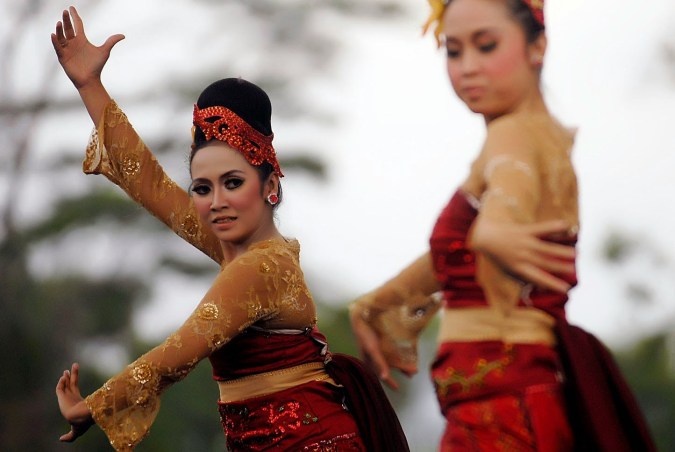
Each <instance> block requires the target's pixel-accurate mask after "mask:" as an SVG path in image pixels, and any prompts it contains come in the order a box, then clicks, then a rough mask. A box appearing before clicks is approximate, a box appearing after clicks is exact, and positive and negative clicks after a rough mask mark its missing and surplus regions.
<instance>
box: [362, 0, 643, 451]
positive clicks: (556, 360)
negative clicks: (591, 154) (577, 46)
mask: <svg viewBox="0 0 675 452" xmlns="http://www.w3.org/2000/svg"><path fill="white" fill-rule="evenodd" d="M430 3H431V6H432V15H431V18H430V19H429V21H428V22H427V24H426V25H425V31H426V29H429V28H433V32H434V35H435V37H436V39H437V42H438V44H439V46H443V47H444V48H445V50H446V52H447V71H448V76H449V78H450V82H451V84H452V87H453V88H454V91H455V93H456V94H457V96H458V97H459V99H460V100H461V101H462V102H464V103H465V104H466V106H467V107H468V108H469V109H470V110H471V111H472V112H474V113H477V114H480V115H482V116H483V118H484V119H485V124H486V128H487V134H486V139H485V142H484V144H483V147H482V149H481V150H480V152H479V154H478V156H477V157H476V159H475V160H474V162H473V164H472V165H471V168H470V170H469V174H468V176H467V178H466V180H465V181H464V182H463V183H462V184H461V185H460V187H459V188H458V190H457V191H456V192H455V193H454V195H453V196H452V197H451V199H450V202H449V203H448V205H447V206H446V207H445V209H444V210H443V211H442V212H441V214H440V216H439V218H438V220H437V222H436V225H435V227H434V229H433V232H432V234H431V238H430V252H428V253H426V254H424V255H423V256H422V257H420V258H419V259H418V260H416V261H415V262H413V263H412V264H411V265H410V266H408V267H407V268H406V269H405V270H403V271H402V272H401V273H400V274H399V275H398V276H396V277H395V278H393V279H392V280H390V281H389V282H387V283H386V284H384V285H383V286H381V287H380V288H378V289H376V290H374V291H372V292H370V293H368V294H366V295H364V296H363V297H361V298H359V299H358V300H356V301H355V302H354V303H353V304H352V309H351V318H352V324H353V328H354V331H355V333H356V335H357V337H358V339H359V343H360V346H361V350H362V352H363V354H364V355H365V356H366V358H367V359H368V360H369V361H370V362H371V364H372V365H373V366H374V367H375V369H376V371H377V372H378V373H379V375H380V378H382V379H383V380H384V381H385V382H387V383H388V384H389V385H391V386H392V387H396V382H395V381H394V380H393V378H392V377H391V373H390V369H391V368H396V369H399V370H401V371H403V372H404V373H405V374H407V375H411V374H413V373H414V372H416V370H417V355H416V342H417V336H418V335H419V333H420V331H421V330H422V329H423V328H424V327H425V326H426V324H427V323H428V321H429V320H430V319H431V318H432V316H434V314H435V313H436V311H437V310H438V309H439V308H442V317H441V321H440V331H439V335H438V351H437V355H436V358H435V360H434V362H433V365H432V378H433V381H434V384H435V387H436V392H437V398H438V401H439V403H440V407H441V411H442V413H443V415H444V416H445V418H446V420H447V424H446V429H445V432H444V434H443V436H442V439H441V444H440V450H442V451H451V450H461V451H497V450H516V451H571V450H606V451H612V452H614V451H630V450H641V451H642V450H653V449H654V446H653V443H652V441H651V439H650V436H649V433H648V431H647V428H646V426H645V424H644V421H643V420H642V417H641V414H640V412H639V409H638V407H637V405H636V403H635V401H634V399H633V397H632V395H631V393H630V391H629V390H628V388H627V386H626V385H625V383H624V382H623V380H622V379H621V376H620V374H619V373H618V371H617V369H616V366H615V365H614V363H613V361H612V359H611V356H610V355H609V353H608V352H607V350H606V349H605V348H604V347H603V346H602V345H601V344H600V343H599V342H598V341H597V340H596V339H595V338H594V337H593V336H591V335H590V334H588V333H586V332H584V331H583V330H580V329H579V328H576V327H572V326H570V325H569V324H568V323H567V322H566V320H565V303H566V302H567V299H568V297H567V292H568V290H569V289H570V288H572V287H573V286H574V285H575V284H576V282H577V280H576V274H575V266H574V260H575V248H574V247H575V244H576V238H577V232H578V224H579V217H578V195H577V181H576V176H575V173H574V168H573V167H572V162H571V159H570V152H571V150H572V147H573V142H574V135H573V132H571V131H570V130H568V129H567V128H565V127H563V126H562V125H561V124H560V123H559V122H558V121H557V120H556V119H555V118H554V117H553V116H552V115H551V113H550V112H549V111H548V108H547V106H546V104H545V102H544V98H543V96H542V92H541V89H540V77H541V69H542V64H543V60H544V55H545V51H546V45H547V42H546V35H545V27H544V9H543V7H544V5H543V1H542V0H450V1H447V0H446V1H441V0H435V1H430Z"/></svg>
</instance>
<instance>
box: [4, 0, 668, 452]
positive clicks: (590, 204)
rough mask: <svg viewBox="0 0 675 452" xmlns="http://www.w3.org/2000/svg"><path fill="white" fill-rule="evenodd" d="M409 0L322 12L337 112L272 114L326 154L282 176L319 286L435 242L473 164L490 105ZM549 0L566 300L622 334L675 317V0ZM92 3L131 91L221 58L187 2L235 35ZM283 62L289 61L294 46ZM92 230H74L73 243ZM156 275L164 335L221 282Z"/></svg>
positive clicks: (317, 95)
mask: <svg viewBox="0 0 675 452" xmlns="http://www.w3.org/2000/svg"><path fill="white" fill-rule="evenodd" d="M5 1H7V0H5ZM400 3H401V4H402V5H405V7H406V9H408V10H410V11H411V17H408V18H405V19H399V20H395V21H391V22H387V23H385V22H380V23H377V24H373V23H372V22H370V21H366V20H347V19H344V18H339V17H335V16H329V15H326V17H325V18H323V19H320V20H318V21H317V23H316V26H317V27H324V28H325V27H327V28H326V29H329V30H334V31H335V33H336V35H337V36H338V37H339V39H340V41H342V43H343V44H344V47H343V49H342V51H341V53H340V56H339V57H338V59H337V60H336V62H335V63H334V64H333V69H332V70H331V71H329V73H328V74H327V75H325V76H321V77H317V78H315V79H313V80H308V81H307V84H306V85H305V87H304V88H305V89H304V93H305V95H306V96H307V99H310V100H311V102H313V103H315V104H316V105H318V106H320V107H321V109H322V110H327V111H331V112H332V113H333V114H334V115H335V116H336V117H337V123H336V124H326V125H321V124H320V123H319V124H318V125H317V122H315V121H306V123H305V122H298V121H294V122H292V123H290V122H287V121H282V120H280V119H279V118H276V117H273V128H274V130H275V146H276V148H277V150H278V152H279V153H280V154H282V155H283V153H284V148H292V147H297V145H301V144H303V143H310V144H311V148H312V149H317V150H318V152H320V153H321V155H320V157H321V158H322V159H323V160H324V161H325V162H326V165H327V169H328V182H327V183H325V184H322V183H318V182H316V181H315V180H313V179H311V178H310V177H306V176H302V175H300V176H298V175H296V174H289V177H286V178H285V179H284V180H283V186H284V198H285V199H284V203H283V205H282V207H281V209H280V210H279V225H280V229H281V230H282V232H283V233H285V234H286V235H288V236H293V237H296V238H298V239H299V240H300V242H301V244H302V261H303V268H304V269H305V271H306V273H307V274H309V275H311V276H312V278H311V280H310V284H311V286H312V287H311V288H312V289H313V290H314V291H315V294H316V296H317V298H319V299H322V300H327V301H332V302H335V303H346V302H347V301H348V300H351V299H353V298H354V297H356V296H357V295H358V294H360V293H363V292H366V291H368V290H370V289H372V288H374V287H376V286H377V285H379V284H380V283H382V282H384V281H385V280H386V279H388V278H389V277H391V276H393V275H395V274H396V273H397V272H398V271H399V270H400V269H402V268H403V267H404V266H405V265H406V264H407V263H408V262H409V261H411V260H412V259H414V258H415V257H416V256H418V255H419V254H421V253H422V252H423V251H424V250H425V249H426V247H427V240H428V236H429V234H430V231H431V228H432V226H433V224H434V221H435V219H436V216H437V215H438V213H439V212H440V210H441V209H442V208H443V206H444V205H445V203H446V202H447V201H448V200H449V198H450V196H451V194H452V193H453V191H454V190H455V188H456V187H457V185H458V184H459V183H460V182H461V181H462V179H463V177H464V175H465V174H466V172H467V170H468V165H469V163H470V162H471V160H472V159H473V157H474V156H475V155H476V153H477V151H478V148H479V146H480V144H481V140H482V138H483V134H484V130H483V129H484V128H483V125H482V123H481V120H480V118H479V117H476V116H475V115H473V114H471V113H470V112H468V110H467V109H466V108H465V107H464V106H463V105H462V104H460V103H459V101H458V100H457V99H456V97H455V96H454V94H453V93H452V92H451V89H450V87H449V83H448V81H447V77H446V75H445V63H444V55H443V53H442V52H441V51H438V50H436V48H435V43H434V42H433V39H432V38H431V37H430V36H427V37H424V38H422V37H421V36H420V24H421V23H422V22H423V20H424V18H425V17H426V13H427V6H426V2H423V1H412V0H407V1H404V0H401V2H400ZM647 3H648V6H646V5H647ZM64 6H66V4H61V3H59V2H56V1H55V2H54V7H53V14H52V15H51V16H50V17H45V19H44V22H41V23H40V24H39V28H36V30H35V33H34V34H32V35H31V38H30V39H29V40H28V41H27V42H25V43H24V45H25V46H26V50H28V51H29V52H34V53H35V54H36V55H43V54H50V53H52V52H53V50H52V49H51V43H50V41H49V33H50V32H51V30H52V29H53V24H54V23H55V22H56V20H58V19H59V17H60V11H61V9H62V8H63V7H64ZM546 8H547V9H546V14H547V26H548V35H549V51H548V54H547V57H546V61H545V71H544V81H543V84H544V89H545V92H546V96H547V99H548V101H549V105H550V107H551V109H552V110H553V111H554V113H555V114H557V115H558V116H559V118H560V119H561V120H562V121H563V122H564V123H565V124H567V125H569V126H576V127H578V128H579V132H578V135H577V142H576V145H575V148H574V162H575V165H576V168H577V174H578V177H579V184H580V193H581V219H582V231H581V235H580V242H579V247H578V249H579V259H578V271H579V280H580V284H579V286H578V287H577V288H575V289H574V290H573V291H572V293H571V302H570V304H569V311H568V312H569V316H570V319H571V320H572V321H573V322H575V323H578V324H580V325H582V326H584V327H586V328H587V329H589V330H590V331H592V332H594V333H596V334H597V335H599V336H600V337H601V338H602V339H604V340H605V341H607V342H608V343H609V344H610V345H615V346H622V345H625V344H627V343H630V342H631V341H633V340H635V339H637V338H639V337H641V336H643V335H645V334H648V333H649V332H651V331H654V330H657V329H658V330H663V329H664V328H668V329H670V330H672V322H673V321H675V264H674V262H673V259H674V258H675V240H673V232H672V231H673V230H675V218H674V216H673V208H672V197H673V195H675V187H674V184H675V181H674V177H673V173H674V171H673V170H674V169H675V152H673V148H674V147H675V137H674V135H673V130H672V128H673V117H674V115H673V113H674V110H675V65H671V66H670V67H668V66H667V65H666V64H665V63H664V61H665V58H664V57H663V55H664V52H666V48H667V47H666V46H669V49H670V52H671V54H670V55H671V57H670V58H671V59H672V58H673V56H672V55H673V53H672V52H675V35H674V34H673V30H675V4H673V1H672V0H652V1H650V2H637V1H634V0H631V1H629V0H614V1H610V0H548V2H547V7H546ZM81 13H82V14H83V16H84V19H85V24H86V25H87V32H88V36H89V38H90V39H91V40H92V41H94V42H95V43H102V42H103V41H104V39H105V38H106V37H107V36H108V35H109V34H112V33H117V32H120V33H124V34H125V35H126V37H127V39H126V40H125V41H122V42H121V43H120V44H118V46H117V47H116V48H115V49H114V51H113V54H112V57H111V59H110V62H109V65H108V67H107V69H106V72H105V74H104V81H105V82H106V85H107V86H108V88H109V90H110V92H111V94H112V95H113V97H116V98H118V100H119V101H120V103H121V104H122V107H123V108H125V105H124V103H123V99H124V96H125V95H129V94H131V93H132V92H133V91H134V90H136V89H140V88H141V87H144V86H145V87H147V85H148V84H149V83H150V82H151V81H152V80H153V79H154V78H155V77H156V75H157V73H158V71H171V72H172V73H173V74H174V76H181V77H186V78H188V79H190V78H191V77H192V78H195V79H196V78H197V74H199V72H200V70H201V69H203V67H204V66H201V65H207V66H208V65H209V61H207V60H206V59H201V60H200V58H199V55H201V54H200V53H199V52H198V51H197V50H196V49H190V48H187V46H185V45H184V42H183V40H181V36H182V34H184V33H200V31H199V29H194V26H193V25H192V23H193V22H194V21H191V20H190V19H189V17H190V15H191V14H194V15H199V17H200V20H201V21H202V22H203V23H202V25H201V26H202V27H209V26H213V27H221V28H222V30H223V38H222V39H223V42H230V41H232V40H234V39H236V36H231V35H228V27H227V24H215V23H214V24H209V23H208V20H207V19H206V18H205V17H208V16H205V15H208V10H206V8H195V7H194V5H191V4H190V3H189V2H188V1H187V0H180V1H179V0H177V1H172V2H166V1H164V2H161V1H159V0H144V1H142V2H138V1H135V0H118V1H115V2H109V4H108V5H106V8H104V9H102V10H97V13H96V14H92V15H90V16H87V15H86V11H81ZM232 19H233V20H237V19H238V17H236V15H235V17H233V18H232ZM4 21H5V19H3V18H0V28H2V27H5V26H6V25H7V23H6V22H5V23H3V22H4ZM159 22H164V26H163V27H162V29H161V30H159V31H158V30H157V29H156V27H153V28H152V33H153V35H152V36H150V35H149V33H150V28H149V27H148V26H147V24H148V23H153V24H156V23H159ZM158 33H159V35H158ZM158 40H159V41H161V42H162V43H163V46H162V48H161V49H158V48H154V47H151V46H150V45H149V44H150V42H152V43H154V44H156V43H157V42H158ZM271 57H272V56H268V55H258V54H245V53H241V54H238V55H236V58H238V59H239V60H238V64H237V68H238V70H239V71H240V73H237V74H232V73H229V72H228V68H223V77H226V76H239V75H240V76H242V77H244V78H248V76H247V74H246V72H245V71H243V72H241V71H242V68H244V69H245V68H246V67H251V68H253V67H255V66H256V65H264V64H270V58H271ZM283 69H284V70H285V71H286V72H287V73H288V71H289V70H290V71H292V70H293V65H292V62H289V64H288V65H286V67H284V68H283ZM19 70H20V71H21V73H20V74H17V77H16V80H17V82H16V89H15V90H14V93H15V95H16V96H30V93H31V91H32V90H34V89H35V87H34V83H35V79H36V76H35V75H34V72H35V70H34V68H33V67H31V66H30V65H24V66H21V67H20V69H19ZM55 77H56V78H57V79H58V89H57V91H56V93H55V95H57V96H59V97H63V96H68V97H71V98H72V97H74V96H75V95H76V94H75V91H74V89H73V88H72V86H71V85H70V82H69V81H68V80H67V79H66V77H65V76H64V75H63V74H61V73H57V74H56V75H55ZM253 81H255V80H253ZM272 101H273V103H274V99H272ZM161 108H162V106H161V105H148V106H144V107H142V108H141V107H135V108H125V110H126V112H127V114H128V115H129V117H130V119H131V121H132V123H133V124H134V125H135V127H136V129H137V130H138V131H139V133H140V134H141V136H143V135H144V133H149V132H151V131H153V132H154V131H155V130H161V128H165V127H167V122H166V121H165V118H163V117H162V115H161ZM159 118H163V119H159ZM190 120H191V105H185V107H184V114H183V115H182V116H181V117H179V118H174V120H173V122H171V124H170V127H183V128H185V141H186V149H187V146H188V144H189V130H190ZM64 121H67V122H64ZM64 124H68V127H67V128H66V127H64ZM66 129H67V130H66ZM90 129H91V124H90V122H89V118H88V116H87V115H86V112H85V110H84V108H83V109H82V111H81V112H80V114H78V115H77V116H76V117H72V118H64V117H62V116H61V117H59V118H58V121H51V122H47V123H46V125H45V126H44V127H43V128H42V130H41V135H40V136H39V138H38V140H37V146H36V152H34V153H33V154H32V156H31V158H32V159H33V160H34V163H35V164H39V162H41V161H44V160H45V159H47V160H48V159H49V158H53V156H51V155H50V152H52V153H53V149H54V148H55V147H56V148H59V147H63V145H64V143H70V144H71V145H72V149H73V155H77V154H79V153H82V152H83V149H84V145H85V144H86V138H87V135H88V133H89V131H90ZM78 140H79V141H78ZM163 163H164V162H163ZM165 166H166V169H167V171H168V172H169V174H170V175H172V176H173V177H174V178H175V179H177V180H178V181H180V182H181V183H183V182H185V181H186V180H187V170H186V167H185V165H184V163H183V161H182V160H181V159H176V160H175V161H174V162H169V163H168V164H165ZM71 176H72V179H71V178H68V179H67V180H63V181H61V185H60V186H61V187H62V188H63V190H64V191H69V190H71V191H76V190H77V189H81V187H82V184H83V183H87V181H89V180H90V179H87V178H85V177H84V176H76V175H75V173H73V174H72V175H71ZM2 183H3V184H4V183H6V182H4V181H3V182H2ZM1 188H2V187H1V186H0V189H1ZM22 195H23V196H24V197H25V200H26V202H24V203H20V209H19V211H20V214H21V218H22V219H23V220H24V221H29V220H31V219H32V218H35V217H37V216H39V215H40V214H41V210H42V209H48V208H49V202H50V199H51V198H50V194H48V193H47V194H46V193H44V192H43V191H42V192H40V193H38V192H36V191H35V189H33V188H31V187H30V186H28V185H27V186H26V189H25V191H24V192H23V193H22ZM54 196H55V195H54ZM614 230H616V231H619V232H625V233H627V234H630V235H635V236H637V237H639V238H640V240H641V241H643V242H644V245H645V246H644V247H643V248H642V250H643V251H641V252H640V255H639V256H638V257H637V258H636V259H634V260H633V261H632V263H631V265H630V266H620V267H614V266H609V265H607V264H606V263H605V262H603V261H602V256H601V246H602V241H603V239H605V238H606V237H607V235H608V234H609V233H610V232H611V231H614ZM84 239H86V237H85V238H84ZM124 239H127V238H125V237H122V238H120V237H111V238H110V239H109V240H101V241H100V242H99V243H98V247H97V249H96V250H93V251H92V253H93V254H92V256H91V258H90V259H87V262H86V265H85V266H86V267H87V268H88V270H89V271H97V270H96V269H100V268H102V267H103V268H104V266H99V265H97V263H98V262H99V260H100V261H101V262H103V261H104V260H105V256H106V254H107V250H108V251H109V250H112V249H114V247H115V246H116V243H117V242H118V241H119V240H124ZM128 239H130V240H131V239H132V238H128ZM81 240H83V237H82V236H81V235H80V236H79V237H71V238H69V239H68V238H67V239H66V240H65V242H68V241H81ZM156 245H157V244H154V243H150V244H141V245H139V247H138V249H137V251H136V252H135V253H131V255H130V256H127V258H126V259H128V260H129V262H130V263H134V262H135V263H136V265H138V266H139V267H142V265H143V264H142V263H143V260H144V259H147V253H148V252H150V253H151V251H152V249H151V248H152V246H156ZM166 246H179V245H174V244H167V245H166ZM186 249H187V248H186ZM56 250H57V251H58V247H57V248H56ZM52 251H54V249H50V250H43V251H42V252H41V251H40V250H38V252H37V253H36V255H35V256H34V258H33V261H32V265H33V268H34V269H36V270H37V271H42V272H43V273H49V272H56V271H58V269H59V267H60V263H61V262H62V260H63V259H67V258H68V257H73V258H75V257H76V256H64V255H60V256H59V258H58V260H55V259H54V258H53V257H50V255H51V252H52ZM186 252H192V251H190V250H187V251H186ZM659 259H661V260H659ZM73 260H76V259H73ZM659 262H660V264H659ZM664 262H665V263H664ZM130 268H133V265H130ZM216 270H217V269H214V271H216ZM99 271H100V270H99ZM159 278H160V280H159V281H160V284H159V285H158V287H157V289H156V290H155V291H154V293H153V302H152V303H151V304H150V305H149V306H148V308H147V309H145V310H144V311H143V312H142V313H141V315H140V316H139V317H138V319H137V322H138V326H139V329H141V330H143V331H144V332H145V335H146V337H149V338H157V339H160V338H161V337H162V336H163V335H165V334H166V333H167V332H169V331H170V330H171V329H173V328H175V327H176V326H177V325H178V324H179V323H180V322H181V321H182V320H183V319H184V318H185V317H186V316H187V315H188V313H189V312H190V311H191V310H192V309H193V307H194V305H195V304H196V303H197V302H198V300H199V299H200V297H201V294H202V293H204V292H205V290H206V288H207V287H208V284H209V281H208V280H199V281H194V280H188V278H185V280H179V279H177V278H176V277H175V276H173V275H172V276H169V275H167V276H166V277H163V276H162V275H160V276H159ZM641 280H647V281H649V282H650V283H652V285H653V286H654V287H655V288H656V290H655V302H653V303H652V304H649V305H644V306H641V307H640V310H639V311H638V310H636V309H633V308H632V307H631V306H632V305H631V304H629V303H628V302H627V300H626V298H625V295H624V292H623V291H624V288H625V287H624V284H625V283H626V282H630V281H641ZM425 365H426V364H423V366H422V367H424V366H425ZM417 380H418V382H419V383H420V384H419V385H417V386H415V388H414V390H415V391H416V392H419V397H420V400H421V402H420V403H422V404H423V406H426V407H428V408H427V409H425V410H423V411H424V412H425V413H428V419H427V418H426V417H424V418H423V419H422V420H423V422H421V420H420V419H421V418H420V416H419V413H415V425H418V426H420V428H419V429H417V428H415V431H414V432H413V431H412V430H411V429H408V432H407V433H408V434H409V435H414V436H415V437H416V438H417V439H418V440H420V441H421V438H432V439H434V438H436V436H437V435H438V434H440V419H439V416H438V414H437V411H436V410H437V408H436V406H435V401H434V400H433V395H432V394H431V390H430V386H429V385H428V379H427V377H426V376H425V375H420V376H419V377H417ZM425 416H426V415H425ZM405 422H408V420H406V419H404V423H405ZM410 422H412V421H411V420H410ZM421 426H424V427H421Z"/></svg>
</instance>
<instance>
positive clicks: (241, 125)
mask: <svg viewBox="0 0 675 452" xmlns="http://www.w3.org/2000/svg"><path fill="white" fill-rule="evenodd" d="M207 119H211V120H213V119H215V121H213V122H211V121H207ZM192 123H193V124H194V125H195V127H199V128H200V129H201V131H202V132H203V133H204V136H205V137H206V139H207V140H210V139H212V138H216V139H217V140H220V141H223V142H225V143H227V144H228V145H230V146H231V147H233V148H234V149H236V150H238V151H239V152H241V153H242V155H243V156H244V157H245V158H246V160H247V161H248V162H249V163H250V164H251V165H253V166H260V165H262V163H263V162H268V163H269V164H271V165H272V167H273V168H274V174H276V175H277V176H279V177H283V176H284V175H283V173H282V172H281V168H280V167H279V161H278V160H277V154H276V152H275V151H274V146H272V139H273V138H274V134H270V135H264V134H262V133H260V132H258V131H257V130H256V129H254V128H253V127H251V126H250V125H249V124H248V123H247V122H246V121H244V120H243V119H241V118H240V117H239V115H237V114H236V113H235V112H233V111H232V110H230V109H229V108H225V107H206V108H202V109H200V108H199V107H198V106H197V105H196V104H195V107H194V111H193V113H192Z"/></svg>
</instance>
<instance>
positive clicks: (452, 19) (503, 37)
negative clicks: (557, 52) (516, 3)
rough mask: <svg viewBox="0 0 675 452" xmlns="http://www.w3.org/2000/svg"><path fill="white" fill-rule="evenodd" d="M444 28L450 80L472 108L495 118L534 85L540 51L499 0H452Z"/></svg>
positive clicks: (535, 87) (536, 80)
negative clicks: (529, 42) (530, 41)
mask: <svg viewBox="0 0 675 452" xmlns="http://www.w3.org/2000/svg"><path fill="white" fill-rule="evenodd" d="M443 32H444V35H445V43H446V49H447V53H448V59H447V66H448V75H449V77H450V82H451V83H452V87H453V89H454V90H455V92H456V93H457V95H458V96H459V98H460V99H461V100H462V101H463V102H464V103H465V104H466V105H467V106H468V107H469V109H471V111H473V112H476V113H480V114H483V115H484V116H486V117H487V118H488V119H489V118H494V117H497V116H500V115H501V114H504V113H507V112H509V111H513V110H515V109H516V108H517V107H518V105H519V104H520V103H521V102H522V101H523V100H524V99H525V98H526V97H527V95H528V93H531V92H532V90H533V89H537V90H538V86H539V71H538V68H539V67H540V65H541V57H543V54H542V55H541V56H540V55H538V54H536V52H538V50H539V47H538V46H537V45H535V44H532V45H528V43H527V42H526V39H525V32H524V30H522V28H521V27H520V25H519V24H518V23H517V22H516V21H515V20H514V19H513V18H512V17H511V16H510V12H509V10H508V9H507V6H506V2H505V1H504V0H498V1H495V0H454V1H452V2H451V3H450V5H449V6H448V7H447V9H446V11H445V14H444V16H443ZM542 39H543V38H542Z"/></svg>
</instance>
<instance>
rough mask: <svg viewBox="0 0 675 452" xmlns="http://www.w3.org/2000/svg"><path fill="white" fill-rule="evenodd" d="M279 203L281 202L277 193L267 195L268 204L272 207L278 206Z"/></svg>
mask: <svg viewBox="0 0 675 452" xmlns="http://www.w3.org/2000/svg"><path fill="white" fill-rule="evenodd" d="M278 202H279V196H277V194H276V193H270V194H269V195H267V203H268V204H269V205H270V206H274V205H276V204H277V203H278Z"/></svg>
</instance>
